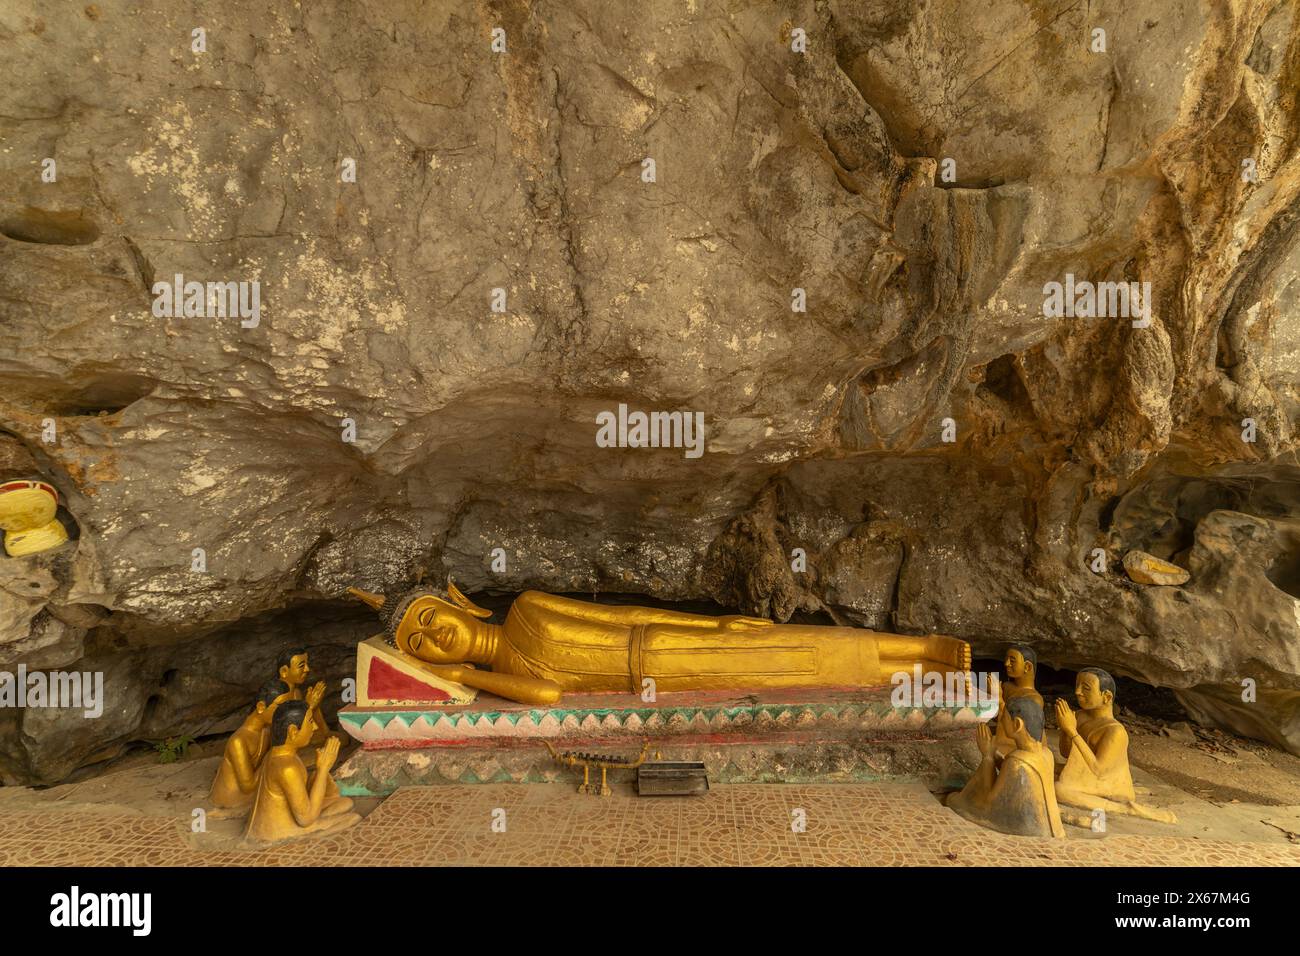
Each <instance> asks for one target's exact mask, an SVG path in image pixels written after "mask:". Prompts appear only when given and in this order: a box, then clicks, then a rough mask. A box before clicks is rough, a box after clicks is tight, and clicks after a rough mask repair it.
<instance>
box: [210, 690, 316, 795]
mask: <svg viewBox="0 0 1300 956" xmlns="http://www.w3.org/2000/svg"><path fill="white" fill-rule="evenodd" d="M319 687H320V690H321V691H322V692H323V691H324V689H325V685H324V684H321V685H319ZM313 694H316V688H312V690H310V691H308V692H307V697H308V700H310V699H311V698H312V696H313ZM317 696H318V697H319V695H317ZM289 699H290V696H289V687H288V685H287V684H285V682H284V681H281V680H273V681H267V682H266V683H265V684H263V685H262V689H261V690H260V691H258V694H257V702H256V703H255V704H254V706H253V710H252V711H251V712H250V713H249V715H248V716H247V717H245V718H244V722H243V723H242V724H241V725H240V727H239V729H238V730H236V731H235V732H234V733H233V734H231V735H230V739H229V740H227V741H226V749H225V752H224V753H223V754H222V755H221V765H220V766H219V767H217V776H216V779H214V780H213V781H212V791H211V793H210V794H209V797H208V799H209V800H210V801H211V802H212V805H213V806H214V807H217V808H218V809H222V810H240V809H245V808H247V807H248V805H249V804H250V803H252V801H253V791H254V790H255V789H256V788H257V768H258V767H259V766H260V765H261V763H262V758H263V757H264V756H265V755H266V749H267V746H268V745H269V744H270V740H271V720H272V718H274V717H275V711H276V708H277V707H279V705H280V704H282V703H284V702H285V701H287V700H289Z"/></svg>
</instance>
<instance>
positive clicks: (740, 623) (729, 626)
mask: <svg viewBox="0 0 1300 956" xmlns="http://www.w3.org/2000/svg"><path fill="white" fill-rule="evenodd" d="M719 624H720V626H721V627H722V629H723V630H724V631H747V630H750V629H751V628H753V629H756V628H760V627H771V626H772V622H771V621H769V620H768V619H767V618H764V617H746V616H745V615H744V614H728V615H726V616H725V617H722V618H719Z"/></svg>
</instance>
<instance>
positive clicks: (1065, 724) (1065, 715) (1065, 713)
mask: <svg viewBox="0 0 1300 956" xmlns="http://www.w3.org/2000/svg"><path fill="white" fill-rule="evenodd" d="M1056 726H1058V727H1060V728H1061V733H1063V734H1065V736H1067V737H1073V736H1074V735H1075V734H1077V733H1078V732H1079V722H1078V721H1077V720H1075V719H1074V711H1072V710H1071V709H1070V705H1069V704H1067V703H1066V702H1065V701H1063V700H1059V699H1058V700H1057V702H1056Z"/></svg>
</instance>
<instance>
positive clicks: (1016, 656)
mask: <svg viewBox="0 0 1300 956" xmlns="http://www.w3.org/2000/svg"><path fill="white" fill-rule="evenodd" d="M1002 666H1003V667H1005V668H1006V671H1007V676H1008V677H1024V676H1025V658H1024V655H1023V654H1021V653H1020V652H1019V651H1016V650H1011V651H1007V659H1006V660H1004V661H1003V662H1002Z"/></svg>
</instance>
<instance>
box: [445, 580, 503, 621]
mask: <svg viewBox="0 0 1300 956" xmlns="http://www.w3.org/2000/svg"><path fill="white" fill-rule="evenodd" d="M447 597H449V598H451V600H452V603H454V604H455V605H456V606H457V607H458V608H460V609H461V610H462V611H468V612H469V613H470V614H473V615H474V616H475V617H480V618H488V617H491V616H492V612H491V611H489V610H487V609H486V608H481V607H479V606H478V605H477V604H475V603H474V602H473V601H471V600H470V599H469V598H467V597H465V595H463V594H461V593H460V588H458V587H456V585H454V584H453V583H452V581H451V578H447Z"/></svg>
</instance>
